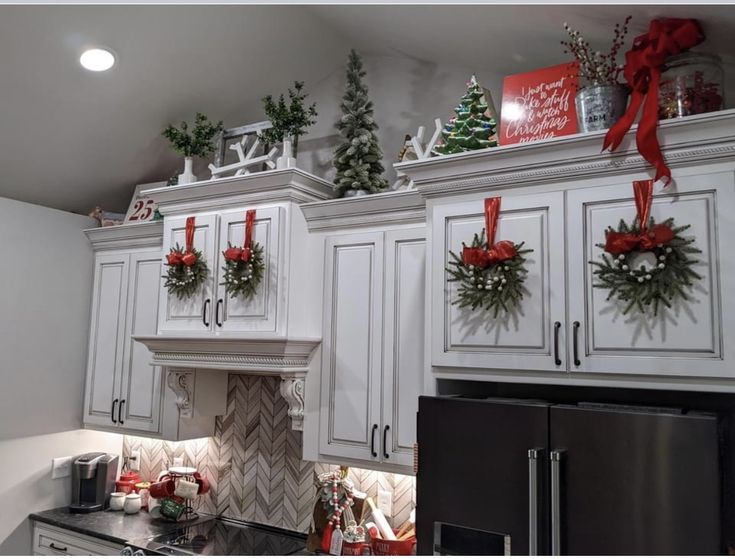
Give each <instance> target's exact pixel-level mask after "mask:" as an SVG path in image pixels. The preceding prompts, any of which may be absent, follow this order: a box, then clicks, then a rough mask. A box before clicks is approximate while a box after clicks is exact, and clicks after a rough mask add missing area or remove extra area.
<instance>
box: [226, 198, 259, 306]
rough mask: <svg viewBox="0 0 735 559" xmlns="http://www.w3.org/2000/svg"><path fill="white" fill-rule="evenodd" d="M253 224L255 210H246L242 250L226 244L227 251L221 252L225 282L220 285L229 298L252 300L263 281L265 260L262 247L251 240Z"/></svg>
mask: <svg viewBox="0 0 735 559" xmlns="http://www.w3.org/2000/svg"><path fill="white" fill-rule="evenodd" d="M254 222H255V210H248V211H247V212H246V214H245V242H244V244H243V246H242V248H240V247H233V246H232V244H230V243H227V245H228V248H227V250H225V251H224V252H222V255H223V256H224V259H225V264H224V266H223V267H222V271H223V273H224V280H225V281H224V282H223V283H222V285H224V286H225V289H226V290H227V294H228V295H229V296H230V297H243V298H244V299H246V300H249V299H252V298H253V296H255V293H256V291H257V290H258V286H259V285H260V282H261V281H263V275H264V273H265V259H264V258H263V247H262V246H260V244H259V243H256V242H253V240H252V238H253V224H254Z"/></svg>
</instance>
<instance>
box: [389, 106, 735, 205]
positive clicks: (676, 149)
mask: <svg viewBox="0 0 735 559" xmlns="http://www.w3.org/2000/svg"><path fill="white" fill-rule="evenodd" d="M636 130H637V127H636V126H633V127H632V128H631V129H630V131H629V132H628V133H627V134H626V136H625V139H624V140H623V142H622V143H621V145H620V147H619V148H618V149H617V150H616V151H615V152H613V153H609V152H601V149H602V143H603V139H604V137H605V134H606V133H607V131H606V130H602V131H599V132H590V133H582V134H574V135H571V136H562V137H559V138H551V139H549V140H540V141H536V142H529V143H523V144H514V145H509V146H500V147H496V148H488V149H482V150H476V151H469V152H465V153H459V154H456V155H446V156H441V157H434V158H430V159H425V160H420V161H412V162H406V163H397V164H395V165H394V168H395V169H396V170H397V171H399V172H401V173H405V174H406V175H407V176H408V177H409V178H410V179H411V180H413V181H414V184H415V185H416V189H417V190H418V191H419V193H420V194H421V195H422V196H424V197H427V198H434V197H439V196H450V195H462V194H471V193H478V192H488V191H492V190H493V189H500V188H507V187H509V186H521V185H523V186H526V185H532V184H537V183H546V184H548V183H550V182H562V181H565V180H570V179H580V178H585V177H603V176H607V175H617V174H621V173H625V172H638V171H641V172H646V173H651V166H650V165H649V164H648V163H647V162H646V161H645V160H644V159H643V157H641V156H640V154H639V153H638V151H637V149H636V144H635V133H636ZM658 138H659V142H660V143H661V146H662V151H663V153H664V157H665V160H666V162H667V164H668V165H669V167H671V168H672V169H675V168H677V167H682V166H691V165H692V164H693V163H699V162H716V161H718V160H731V159H732V157H733V155H735V109H731V110H726V111H719V112H714V113H706V114H701V115H696V116H691V117H685V118H681V119H672V120H667V121H661V122H660V123H659V129H658Z"/></svg>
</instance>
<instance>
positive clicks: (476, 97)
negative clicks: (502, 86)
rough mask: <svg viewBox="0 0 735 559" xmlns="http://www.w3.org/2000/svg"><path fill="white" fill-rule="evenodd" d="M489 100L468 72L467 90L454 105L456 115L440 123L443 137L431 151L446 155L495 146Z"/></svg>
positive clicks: (493, 121) (495, 123)
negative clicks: (457, 103)
mask: <svg viewBox="0 0 735 559" xmlns="http://www.w3.org/2000/svg"><path fill="white" fill-rule="evenodd" d="M491 103H492V101H491V100H490V99H489V94H488V92H487V91H486V90H485V89H483V88H482V87H481V86H480V84H478V83H477V79H476V78H475V76H472V78H470V81H469V83H468V84H467V93H465V94H464V95H463V96H462V99H461V101H460V102H459V106H458V107H457V108H455V109H454V112H455V113H457V116H456V117H453V118H452V119H451V120H450V121H449V122H448V123H447V124H446V125H444V129H443V130H442V139H443V140H444V141H443V143H442V144H440V145H438V146H436V147H435V148H434V150H433V151H434V153H435V154H437V155H448V154H450V153H460V152H463V151H472V150H475V149H483V148H491V147H495V146H497V145H498V141H497V139H496V136H495V129H496V127H497V122H496V121H495V118H494V116H493V114H492V113H494V109H493V108H491Z"/></svg>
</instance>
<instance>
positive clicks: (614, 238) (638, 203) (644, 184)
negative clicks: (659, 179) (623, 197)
mask: <svg viewBox="0 0 735 559" xmlns="http://www.w3.org/2000/svg"><path fill="white" fill-rule="evenodd" d="M633 198H634V199H635V208H636V215H637V217H638V228H639V233H638V234H637V235H636V234H635V233H619V232H617V231H608V232H607V235H606V238H605V252H608V253H610V254H612V255H615V256H617V255H619V254H626V253H628V252H632V251H634V250H641V251H647V250H651V249H653V248H654V247H656V246H658V245H665V244H667V243H669V242H670V241H671V240H672V239H673V238H674V231H673V230H672V229H671V227H669V226H668V225H666V224H663V223H659V224H658V225H654V226H653V227H651V228H650V229H649V228H648V223H649V220H650V217H651V204H652V202H653V181H652V180H650V179H649V180H643V181H633Z"/></svg>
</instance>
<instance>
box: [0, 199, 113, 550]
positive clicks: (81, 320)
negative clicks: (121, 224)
mask: <svg viewBox="0 0 735 559" xmlns="http://www.w3.org/2000/svg"><path fill="white" fill-rule="evenodd" d="M93 223H94V222H93V221H92V220H90V219H89V218H86V217H82V216H77V215H73V214H70V213H66V212H60V211H57V210H51V209H48V208H43V207H40V206H33V205H30V204H24V203H21V202H16V201H13V200H8V199H5V198H0V246H1V247H2V251H1V252H0V259H2V267H1V268H0V273H1V274H2V283H1V285H2V290H1V291H0V382H1V383H2V384H1V386H2V388H1V389H0V503H2V505H1V506H0V553H1V554H28V553H30V531H29V528H28V523H27V521H26V518H27V516H28V514H30V513H31V512H37V511H41V510H45V509H48V508H53V507H57V506H62V505H65V504H68V502H69V499H70V495H69V493H70V478H62V479H59V480H53V481H52V480H51V478H50V475H51V459H52V458H54V457H57V456H73V455H77V454H81V453H83V452H87V451H90V450H101V451H108V452H115V453H120V451H121V449H122V437H121V436H119V435H112V434H103V433H96V432H92V431H81V430H79V429H80V428H81V426H82V398H83V384H84V375H85V358H86V353H87V333H88V330H89V306H90V290H91V285H92V251H91V247H90V245H89V242H88V241H87V239H86V237H85V236H84V234H83V232H82V230H83V229H84V228H85V227H90V226H92V225H93Z"/></svg>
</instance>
